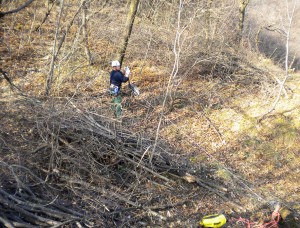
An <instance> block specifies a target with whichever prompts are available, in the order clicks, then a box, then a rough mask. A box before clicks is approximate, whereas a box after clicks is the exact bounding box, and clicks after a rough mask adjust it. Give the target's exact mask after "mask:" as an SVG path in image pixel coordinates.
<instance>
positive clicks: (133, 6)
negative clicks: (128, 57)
mask: <svg viewBox="0 0 300 228" xmlns="http://www.w3.org/2000/svg"><path fill="white" fill-rule="evenodd" d="M139 2H140V0H131V1H130V9H129V12H128V15H127V20H126V24H125V31H124V35H123V40H122V41H121V45H120V49H119V51H118V56H117V59H118V60H119V62H120V64H121V65H122V62H123V59H124V56H125V53H126V49H127V45H128V40H129V38H130V34H131V31H132V27H133V23H134V19H135V15H136V12H137V8H138V5H139Z"/></svg>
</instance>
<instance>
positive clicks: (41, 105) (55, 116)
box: [0, 4, 300, 227]
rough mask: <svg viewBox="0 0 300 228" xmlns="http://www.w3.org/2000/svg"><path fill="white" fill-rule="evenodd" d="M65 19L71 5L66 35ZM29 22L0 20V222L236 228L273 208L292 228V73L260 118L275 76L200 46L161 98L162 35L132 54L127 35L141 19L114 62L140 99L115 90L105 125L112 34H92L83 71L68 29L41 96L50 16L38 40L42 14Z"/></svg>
mask: <svg viewBox="0 0 300 228" xmlns="http://www.w3.org/2000/svg"><path fill="white" fill-rule="evenodd" d="M35 6H36V7H37V8H36V9H38V7H40V6H39V5H38V4H36V5H35ZM109 10H110V9H107V11H108V12H110V11H109ZM74 12H76V10H74V8H71V7H70V12H68V14H67V16H66V17H65V18H64V20H63V22H64V24H63V27H64V28H65V27H68V26H67V21H68V20H69V18H72V15H75V14H74ZM102 13H103V15H105V14H106V13H107V12H106V11H104V12H102ZM32 15H33V12H32V11H30V10H28V11H24V12H23V13H20V14H17V16H16V17H10V19H11V20H7V21H4V20H2V21H0V22H1V28H0V29H1V30H0V32H1V37H3V40H1V44H3V45H1V49H0V51H1V68H2V69H3V70H5V71H7V72H8V74H7V75H8V77H9V79H10V80H11V81H10V82H11V83H13V84H9V82H8V81H7V80H6V79H5V78H1V79H0V80H1V81H0V85H1V87H0V105H1V111H0V119H1V122H0V153H1V159H0V170H1V171H0V172H1V176H0V205H1V208H2V209H1V211H0V224H1V225H4V226H5V227H198V225H199V221H200V220H201V218H202V217H203V216H204V215H209V214H215V213H224V214H225V215H226V216H227V218H228V223H227V226H228V227H245V224H246V222H245V221H248V220H241V219H240V218H245V219H249V220H251V221H252V222H254V223H253V224H254V225H263V224H267V223H269V222H274V219H272V212H273V211H274V209H275V206H276V205H277V203H280V205H281V206H282V208H287V211H288V214H291V215H292V219H293V221H294V223H293V224H294V225H292V226H290V227H299V225H298V221H299V214H298V211H299V210H300V204H299V202H300V194H299V191H300V189H299V186H300V183H299V180H300V169H299V167H298V164H299V162H300V160H299V155H300V154H299V153H300V151H299V146H298V145H299V141H300V140H299V139H300V132H299V129H300V119H299V101H300V97H299V96H300V90H299V88H300V87H299V86H300V75H299V73H297V72H293V73H291V74H290V77H289V78H288V80H287V81H286V83H285V86H284V89H283V92H282V95H281V96H280V100H279V102H278V103H277V104H276V107H275V109H274V110H273V111H272V112H271V113H269V114H268V115H264V114H265V113H266V112H267V111H268V110H269V109H270V107H271V106H272V104H273V103H274V100H275V97H276V96H277V94H278V91H279V84H280V83H279V81H280V80H282V79H283V78H284V74H285V72H284V71H283V70H282V69H281V68H280V67H278V66H277V65H276V64H275V63H273V62H272V60H270V59H269V58H267V57H265V56H264V55H262V54H260V53H257V52H255V51H253V50H251V48H249V46H248V45H247V44H244V43H243V42H241V44H240V46H238V47H235V48H223V47H222V49H221V50H218V47H216V48H212V47H209V48H210V51H211V53H209V52H208V51H206V50H205V52H204V51H203V52H199V53H200V54H199V53H198V54H197V55H200V57H199V56H198V57H196V56H195V55H194V53H192V54H191V55H186V56H189V57H191V58H195V59H196V60H195V61H196V62H197V61H199V63H200V64H198V65H197V64H195V65H196V66H195V67H193V68H192V69H189V67H188V66H189V65H188V62H189V59H188V58H187V57H186V56H185V57H186V59H185V60H184V61H183V62H182V64H181V66H182V68H180V70H179V73H178V75H177V76H176V77H174V78H173V80H172V83H171V85H170V88H171V89H170V93H169V94H166V87H168V86H169V85H168V80H169V77H171V76H172V75H171V76H170V72H171V70H170V67H169V66H167V64H166V62H165V61H169V59H171V60H173V59H172V57H170V56H171V54H172V51H170V48H169V46H170V43H168V42H166V40H164V39H166V37H167V36H168V35H169V34H168V33H164V32H165V31H160V30H159V31H157V34H156V33H153V34H152V35H151V37H150V39H149V43H147V44H149V45H148V47H149V48H148V49H146V48H143V49H141V48H140V47H145V45H144V43H139V42H137V40H139V39H138V36H137V34H138V35H140V33H142V34H145V33H147V32H148V30H147V31H146V30H145V27H143V26H146V25H147V26H149V27H147V28H151V26H154V25H153V24H151V23H148V24H147V21H146V22H145V21H144V24H143V23H142V22H143V20H146V19H143V18H142V16H141V15H140V18H138V22H137V23H138V24H139V26H140V27H138V26H137V30H136V32H135V33H134V34H133V41H132V43H130V44H131V46H130V48H129V51H128V55H129V57H128V58H126V59H125V61H126V63H129V64H128V65H129V66H130V68H131V70H132V72H131V80H132V81H134V82H135V83H136V85H137V86H138V87H139V88H140V91H141V95H140V96H138V97H136V96H132V95H131V93H130V90H129V88H127V85H125V86H124V87H123V93H124V99H123V102H122V106H123V113H122V117H121V118H120V119H116V118H115V117H114V115H113V110H112V109H111V100H112V98H111V96H110V95H109V94H108V93H107V86H108V83H109V61H110V60H111V58H112V53H110V52H113V51H115V47H114V45H113V40H111V39H110V38H111V37H110V38H107V37H101V36H100V35H99V34H90V35H91V37H92V38H93V39H91V41H90V47H92V50H93V51H94V62H93V64H91V65H90V64H88V63H87V61H86V56H85V55H84V54H83V53H84V51H83V47H82V45H81V43H80V42H79V43H78V44H76V43H75V41H76V40H80V39H79V38H78V37H80V30H79V29H78V30H79V32H78V31H76V29H75V28H74V26H73V27H72V26H70V31H69V33H68V34H67V35H66V43H65V46H64V45H63V46H62V49H61V52H62V53H63V54H61V56H63V57H61V56H59V57H57V62H56V64H55V68H54V75H56V77H55V78H54V80H53V85H52V90H51V95H49V96H45V80H46V77H47V75H48V73H49V64H50V62H51V54H50V50H51V47H52V45H53V44H52V42H53V37H52V36H50V34H51V33H53V31H52V30H51V28H52V29H53V27H51V25H52V24H53V23H54V21H55V20H54V18H55V16H57V15H58V13H57V12H56V14H55V15H51V16H50V18H49V19H48V20H47V21H46V23H45V25H43V26H42V27H41V28H40V30H37V31H34V29H33V28H35V27H36V26H37V25H40V21H41V19H42V18H43V14H42V13H41V12H39V11H38V12H37V13H36V14H34V15H35V17H34V19H35V20H34V21H30V20H29V19H28V18H31V17H32ZM103 15H102V16H101V15H100V16H99V18H100V19H102V20H103V21H104V19H103V18H102V17H104V16H103ZM92 16H94V15H92ZM92 16H91V17H92ZM22 19H23V21H22ZM25 19H28V20H25ZM67 19H68V20H67ZM142 19H143V20H142ZM25 21H28V22H27V23H25ZM29 21H30V23H29ZM94 21H97V20H94ZM23 22H24V23H23ZM75 22H76V23H79V22H78V21H76V20H75ZM100 22H101V23H102V21H100ZM100 22H99V23H100ZM76 23H75V24H76ZM153 23H154V22H153ZM103 24H104V22H103ZM46 25H47V26H46ZM101 25H102V24H101ZM93 26H95V27H97V24H96V25H94V24H93ZM78 27H79V26H78ZM98 27H100V26H98ZM110 32H111V33H112V34H115V33H116V31H115V30H112V28H110V29H109V28H107V30H105V33H104V34H105V35H106V33H107V34H109V33H110ZM22 34H27V36H24V35H22ZM162 34H163V35H162ZM152 36H153V37H154V38H156V39H157V40H155V42H154V44H152V43H151V42H152ZM155 36H157V37H155ZM74 37H75V38H74ZM99 37H100V38H99ZM112 37H114V36H112ZM148 38H149V37H148ZM154 38H153V39H154ZM73 39H74V40H73ZM134 41H136V43H134ZM147 42H148V40H147ZM150 44H151V45H153V47H152V46H151V45H150ZM218 45H221V44H219V43H218ZM224 46H225V45H224ZM150 47H152V50H151V48H150ZM162 47H167V51H165V50H164V49H163V48H162ZM188 48H192V47H188ZM140 50H142V51H140ZM148 52H149V56H148ZM163 54H164V55H163ZM189 54H190V53H189ZM135 57H136V58H135ZM169 63H170V62H168V64H169ZM165 97H166V101H167V102H166V105H165V106H163V105H162V104H163V100H164V98H165ZM159 125H160V128H158V126H159ZM157 136H158V137H157ZM243 221H244V222H243ZM295 221H296V222H295ZM288 224H289V223H288V222H287V221H286V220H283V221H281V222H280V227H288V226H289V225H288ZM295 224H296V225H295Z"/></svg>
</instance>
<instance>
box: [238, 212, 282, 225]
mask: <svg viewBox="0 0 300 228" xmlns="http://www.w3.org/2000/svg"><path fill="white" fill-rule="evenodd" d="M233 220H235V221H236V222H237V223H244V224H245V225H246V227H247V228H251V227H253V228H254V227H255V228H278V223H279V220H280V214H279V213H278V212H277V211H274V212H273V213H272V219H271V221H270V222H266V223H264V224H262V225H255V224H256V223H255V222H250V220H249V219H245V218H241V217H240V218H239V219H233Z"/></svg>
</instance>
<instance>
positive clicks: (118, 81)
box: [109, 60, 130, 118]
mask: <svg viewBox="0 0 300 228" xmlns="http://www.w3.org/2000/svg"><path fill="white" fill-rule="evenodd" d="M111 66H112V68H113V69H112V71H111V72H110V86H109V91H110V94H111V95H112V96H114V98H113V101H112V103H113V107H112V108H113V110H114V114H115V117H117V118H119V117H120V116H121V115H122V105H121V103H122V95H121V93H120V90H121V87H122V83H125V82H127V81H128V80H129V74H130V70H129V68H128V67H126V68H125V70H124V71H121V66H120V62H119V61H117V60H115V61H112V63H111Z"/></svg>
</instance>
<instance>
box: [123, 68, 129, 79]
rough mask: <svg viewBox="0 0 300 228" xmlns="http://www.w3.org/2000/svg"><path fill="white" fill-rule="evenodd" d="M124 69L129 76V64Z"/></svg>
mask: <svg viewBox="0 0 300 228" xmlns="http://www.w3.org/2000/svg"><path fill="white" fill-rule="evenodd" d="M124 71H125V76H126V77H128V76H129V74H130V70H129V67H128V66H127V67H125V69H124Z"/></svg>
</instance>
